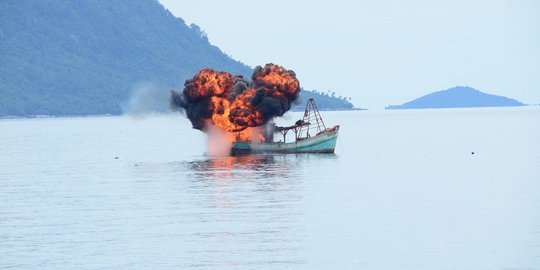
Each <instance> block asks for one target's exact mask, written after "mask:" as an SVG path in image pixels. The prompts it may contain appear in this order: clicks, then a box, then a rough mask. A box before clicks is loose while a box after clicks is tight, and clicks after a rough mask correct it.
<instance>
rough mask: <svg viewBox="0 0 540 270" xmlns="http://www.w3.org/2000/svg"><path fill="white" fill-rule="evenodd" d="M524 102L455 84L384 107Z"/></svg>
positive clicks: (471, 105)
mask: <svg viewBox="0 0 540 270" xmlns="http://www.w3.org/2000/svg"><path fill="white" fill-rule="evenodd" d="M511 106H525V104H523V103H521V102H519V101H517V100H515V99H511V98H507V97H503V96H497V95H491V94H486V93H483V92H481V91H479V90H476V89H474V88H472V87H468V86H456V87H452V88H450V89H446V90H442V91H437V92H434V93H431V94H428V95H425V96H422V97H419V98H417V99H415V100H412V101H409V102H406V103H404V104H402V105H390V106H387V107H386V108H385V109H387V110H394V109H428V108H472V107H511Z"/></svg>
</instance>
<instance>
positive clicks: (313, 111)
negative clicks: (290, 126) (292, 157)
mask: <svg viewBox="0 0 540 270" xmlns="http://www.w3.org/2000/svg"><path fill="white" fill-rule="evenodd" d="M302 121H303V122H304V123H310V124H309V125H308V126H302V127H300V132H298V134H300V136H302V135H301V134H302V132H303V130H305V132H306V138H309V137H311V135H310V134H309V133H310V131H311V130H312V129H315V133H319V132H321V131H323V130H326V125H325V124H324V121H323V119H322V117H321V114H320V113H319V109H318V108H317V105H316V104H315V101H314V100H313V98H310V99H309V100H308V102H307V104H306V110H305V111H304V118H303V119H302ZM315 124H316V125H315ZM297 138H298V137H297Z"/></svg>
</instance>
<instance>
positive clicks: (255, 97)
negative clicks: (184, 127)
mask: <svg viewBox="0 0 540 270" xmlns="http://www.w3.org/2000/svg"><path fill="white" fill-rule="evenodd" d="M299 92H300V83H299V81H298V80H297V79H296V74H295V73H294V71H292V70H287V69H285V68H283V67H281V66H278V65H274V64H266V65H265V66H264V67H261V66H257V67H256V68H255V70H254V71H253V75H252V76H251V82H250V81H248V80H246V79H245V78H244V77H243V76H242V75H237V76H233V75H231V74H230V73H227V72H218V71H215V70H212V69H203V70H201V71H199V72H198V73H197V74H196V75H195V76H194V77H193V79H191V80H186V82H185V84H184V90H183V91H182V92H179V91H174V90H173V91H171V105H172V107H173V109H181V110H184V111H185V112H186V115H187V117H188V118H189V120H190V121H191V124H192V125H193V128H195V129H198V130H201V131H203V132H208V131H209V130H211V129H212V128H213V126H215V127H218V128H219V129H221V130H222V131H224V132H225V133H229V134H228V135H227V136H229V137H230V138H231V141H255V142H259V141H261V142H262V141H265V138H266V136H264V134H265V130H264V125H265V124H266V123H267V122H268V121H270V120H271V119H272V118H274V117H278V116H282V115H283V114H284V113H285V112H287V111H288V110H289V109H290V108H291V103H292V102H293V101H295V100H296V99H297V98H298V93H299Z"/></svg>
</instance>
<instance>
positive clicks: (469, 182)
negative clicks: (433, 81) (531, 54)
mask: <svg viewBox="0 0 540 270" xmlns="http://www.w3.org/2000/svg"><path fill="white" fill-rule="evenodd" d="M321 114H322V116H323V118H324V120H325V124H326V125H327V126H333V125H340V126H341V128H340V135H339V140H338V144H337V146H336V153H335V154H296V155H295V154H290V155H251V156H242V157H226V156H225V157H224V156H217V157H216V156H210V155H208V154H206V152H207V145H208V141H207V137H206V135H205V134H203V133H202V132H200V131H198V130H194V129H192V128H191V125H190V123H189V121H188V120H187V119H186V118H185V117H184V116H182V115H180V114H175V115H155V116H140V115H139V116H128V115H126V116H100V117H80V118H79V117H67V118H31V119H29V118H24V119H2V120H0V269H411V270H412V269H415V270H416V269H465V270H466V269H501V270H503V269H504V270H519V269H520V270H532V269H540V107H538V106H536V107H534V106H529V107H513V108H475V109H424V110H390V111H384V110H381V111H375V110H374V111H323V112H321ZM301 116H302V114H301V113H288V114H286V115H285V116H284V117H283V118H281V119H278V120H277V122H278V124H287V123H289V124H292V123H294V122H295V121H296V120H298V119H299V118H301Z"/></svg>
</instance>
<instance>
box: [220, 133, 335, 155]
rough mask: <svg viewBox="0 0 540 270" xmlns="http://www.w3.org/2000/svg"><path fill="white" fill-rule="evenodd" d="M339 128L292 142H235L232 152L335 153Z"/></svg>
mask: <svg viewBox="0 0 540 270" xmlns="http://www.w3.org/2000/svg"><path fill="white" fill-rule="evenodd" d="M338 133H339V129H336V130H333V131H330V132H325V133H322V134H320V135H317V136H314V137H310V138H307V139H303V140H299V141H296V142H291V143H249V142H233V145H232V148H231V153H232V154H233V155H242V154H250V153H282V154H289V153H291V154H292V153H334V149H335V148H336V142H337V137H338Z"/></svg>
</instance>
